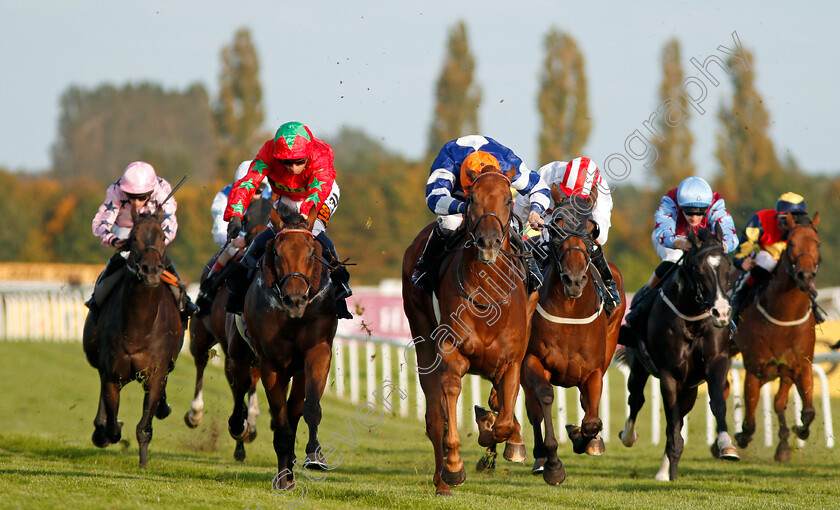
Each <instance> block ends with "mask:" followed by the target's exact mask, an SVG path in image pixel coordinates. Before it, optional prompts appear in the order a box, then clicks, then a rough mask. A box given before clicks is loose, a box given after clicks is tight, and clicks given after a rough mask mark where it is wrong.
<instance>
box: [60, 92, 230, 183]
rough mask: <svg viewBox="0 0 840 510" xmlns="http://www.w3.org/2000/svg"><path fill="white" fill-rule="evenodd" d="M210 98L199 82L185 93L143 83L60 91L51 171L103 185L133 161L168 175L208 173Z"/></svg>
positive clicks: (211, 140) (66, 178)
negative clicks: (57, 126)
mask: <svg viewBox="0 0 840 510" xmlns="http://www.w3.org/2000/svg"><path fill="white" fill-rule="evenodd" d="M215 145H216V144H215V134H214V132H213V123H212V116H211V113H210V105H209V97H208V95H207V91H206V90H205V89H204V87H203V86H201V85H193V86H191V87H190V88H188V89H187V90H186V91H184V92H179V91H164V90H163V88H161V87H160V85H154V84H151V83H141V84H138V85H131V84H129V85H125V86H123V87H122V88H116V87H114V86H112V85H102V86H100V87H98V88H96V89H94V90H86V89H83V88H80V87H70V88H69V89H68V90H67V91H65V92H64V93H63V94H62V95H61V116H60V118H59V133H58V140H57V141H56V143H55V144H54V145H53V151H52V152H53V170H52V175H53V176H55V177H56V178H58V179H59V180H61V181H63V182H65V183H66V182H69V181H71V180H72V179H74V178H77V177H88V178H91V179H93V180H94V181H96V182H98V183H99V184H100V185H102V186H105V185H108V184H111V183H112V182H114V181H115V180H116V179H117V178H118V177H119V176H120V174H121V173H122V171H123V169H124V168H125V167H126V165H128V164H129V163H131V162H132V161H137V160H145V161H147V162H149V163H151V164H152V166H154V167H155V169H156V170H157V171H158V173H159V174H162V175H164V176H166V177H167V178H173V177H174V176H175V175H178V176H181V175H183V174H185V173H190V174H193V176H194V177H198V178H199V180H200V179H201V177H202V176H207V177H209V176H210V174H211V172H210V170H211V169H212V168H213V151H214V149H215Z"/></svg>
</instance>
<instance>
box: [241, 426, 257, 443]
mask: <svg viewBox="0 0 840 510" xmlns="http://www.w3.org/2000/svg"><path fill="white" fill-rule="evenodd" d="M248 428H250V429H251V432H250V433H249V434H248V437H246V438H245V439H244V441H245V442H246V443H251V442H253V441H254V439H256V438H257V424H256V423H248Z"/></svg>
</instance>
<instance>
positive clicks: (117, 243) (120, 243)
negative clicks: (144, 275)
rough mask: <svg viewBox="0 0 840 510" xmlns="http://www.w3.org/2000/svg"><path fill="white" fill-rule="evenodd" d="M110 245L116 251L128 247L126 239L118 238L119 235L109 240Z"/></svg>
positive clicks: (126, 249)
mask: <svg viewBox="0 0 840 510" xmlns="http://www.w3.org/2000/svg"><path fill="white" fill-rule="evenodd" d="M111 246H113V247H114V248H116V249H117V251H118V252H119V251H128V250H129V249H130V246H129V241H128V239H120V238H119V237H115V238H114V239H113V240H112V241H111Z"/></svg>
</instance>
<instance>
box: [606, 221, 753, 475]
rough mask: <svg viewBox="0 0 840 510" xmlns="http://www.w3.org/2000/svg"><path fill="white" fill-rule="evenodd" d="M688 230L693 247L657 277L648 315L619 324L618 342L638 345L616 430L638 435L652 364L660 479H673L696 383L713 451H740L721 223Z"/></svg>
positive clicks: (632, 437)
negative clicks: (661, 450)
mask: <svg viewBox="0 0 840 510" xmlns="http://www.w3.org/2000/svg"><path fill="white" fill-rule="evenodd" d="M687 237H688V241H689V243H690V245H691V247H690V249H689V250H688V251H687V252H686V253H685V254H684V255H683V258H682V263H681V264H679V265H678V267H677V269H676V270H674V271H672V272H671V274H670V275H668V276H667V277H666V278H665V279H664V281H663V282H662V285H661V287H660V288H659V293H658V295H656V296H655V301H654V303H653V305H652V307H651V310H650V314H649V316H648V317H647V318H646V319H647V323H646V324H643V323H642V322H638V323H634V324H635V327H636V328H637V329H636V330H631V329H629V327H622V328H621V329H620V332H619V335H620V336H622V338H621V341H620V343H622V344H623V345H633V346H636V347H635V348H626V349H624V351H623V354H624V356H626V358H627V359H628V361H629V365H630V377H629V379H628V382H627V389H628V391H629V393H630V396H629V398H628V402H627V403H628V404H629V406H630V415H629V417H628V418H627V421H626V422H625V426H624V430H623V431H621V432H620V433H619V438H620V439H621V442H622V443H623V444H624V445H625V446H632V445H633V444H634V443H635V441H636V439H637V438H638V435H637V434H636V433H635V430H634V427H635V422H636V416H637V414H638V412H639V409H641V407H642V404H644V401H645V396H644V388H645V384H646V383H647V380H648V377H649V376H650V375H651V373H650V372H649V370H652V371H653V375H654V376H655V377H658V378H659V385H660V389H661V392H662V401H663V407H664V408H665V419H666V422H667V426H666V433H665V434H666V443H665V455H664V456H663V458H662V465H661V467H660V469H659V472H658V473H657V474H656V479H657V480H660V481H665V480H671V481H676V480H677V464H678V462H679V460H680V456H681V455H682V451H683V444H684V441H683V438H682V435H681V432H680V431H681V429H682V425H683V418H684V417H685V416H686V415H687V414H688V412H689V411H690V410H691V408H692V407H694V403H695V401H696V400H697V387H698V386H699V385H700V384H702V383H703V382H706V384H707V388H708V392H709V398H710V402H709V406H710V408H711V410H712V414H714V417H715V420H716V422H717V432H718V437H717V441H716V442H715V443H713V444H712V454H713V455H714V456H716V457H719V458H721V459H724V460H733V461H734V460H738V459H739V457H738V452H737V450H736V449H735V447H734V446H732V439H731V438H730V436H729V432H728V428H727V425H726V392H727V390H728V383H727V379H726V377H727V375H728V373H729V363H730V359H729V327H728V326H729V318H730V314H731V309H730V307H729V302H728V301H727V299H726V294H727V289H728V277H729V276H728V275H729V267H730V266H729V259H728V258H727V257H726V254H725V253H724V250H723V245H722V239H723V231H722V229H721V227H720V224H719V223H718V224H715V230H714V232H712V231H711V230H710V229H707V228H701V229H699V230H698V232H697V234H696V235H695V233H694V231H693V230H692V229H691V228H689V229H688V235H687ZM643 320H644V318H643ZM624 335H628V336H629V337H625V336H624ZM632 336H635V338H632Z"/></svg>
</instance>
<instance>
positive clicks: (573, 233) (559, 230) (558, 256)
mask: <svg viewBox="0 0 840 510" xmlns="http://www.w3.org/2000/svg"><path fill="white" fill-rule="evenodd" d="M562 212H564V211H563V209H555V210H554V212H553V213H551V219H550V222H549V225H548V227H547V228H548V229H549V231H548V232H549V239H550V240H553V239H554V236H553V234H556V235H559V236H560V237H561V238H562V239H563V240H566V239H567V238H569V237H577V238H578V239H580V240H581V241H582V242H583V246H584V247H583V248H582V247H580V246H568V247H566V248H564V249H562V250H560V252H559V253H558V252H556V251H554V250H553V249H552V250H551V258H552V261H553V262H554V267H555V269H557V272H558V273H559V274H560V275H561V276H563V275H565V274H566V272H565V270H564V269H563V257H565V256H566V254H567V253H569V252H570V251H572V250H578V251H581V252H582V253H583V256H584V259H585V260H586V266H585V267H584V271H586V270H588V269H589V265H590V264H592V255H591V254H590V252H589V245H590V243H591V242H592V240H591V238H590V236H589V233H588V232H580V231H578V230H569V229H566V228H564V227H558V226H557V223H556V221H557V217H558V216H562V214H561V213H562ZM563 223H564V224H565V220H564V222H563Z"/></svg>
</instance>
